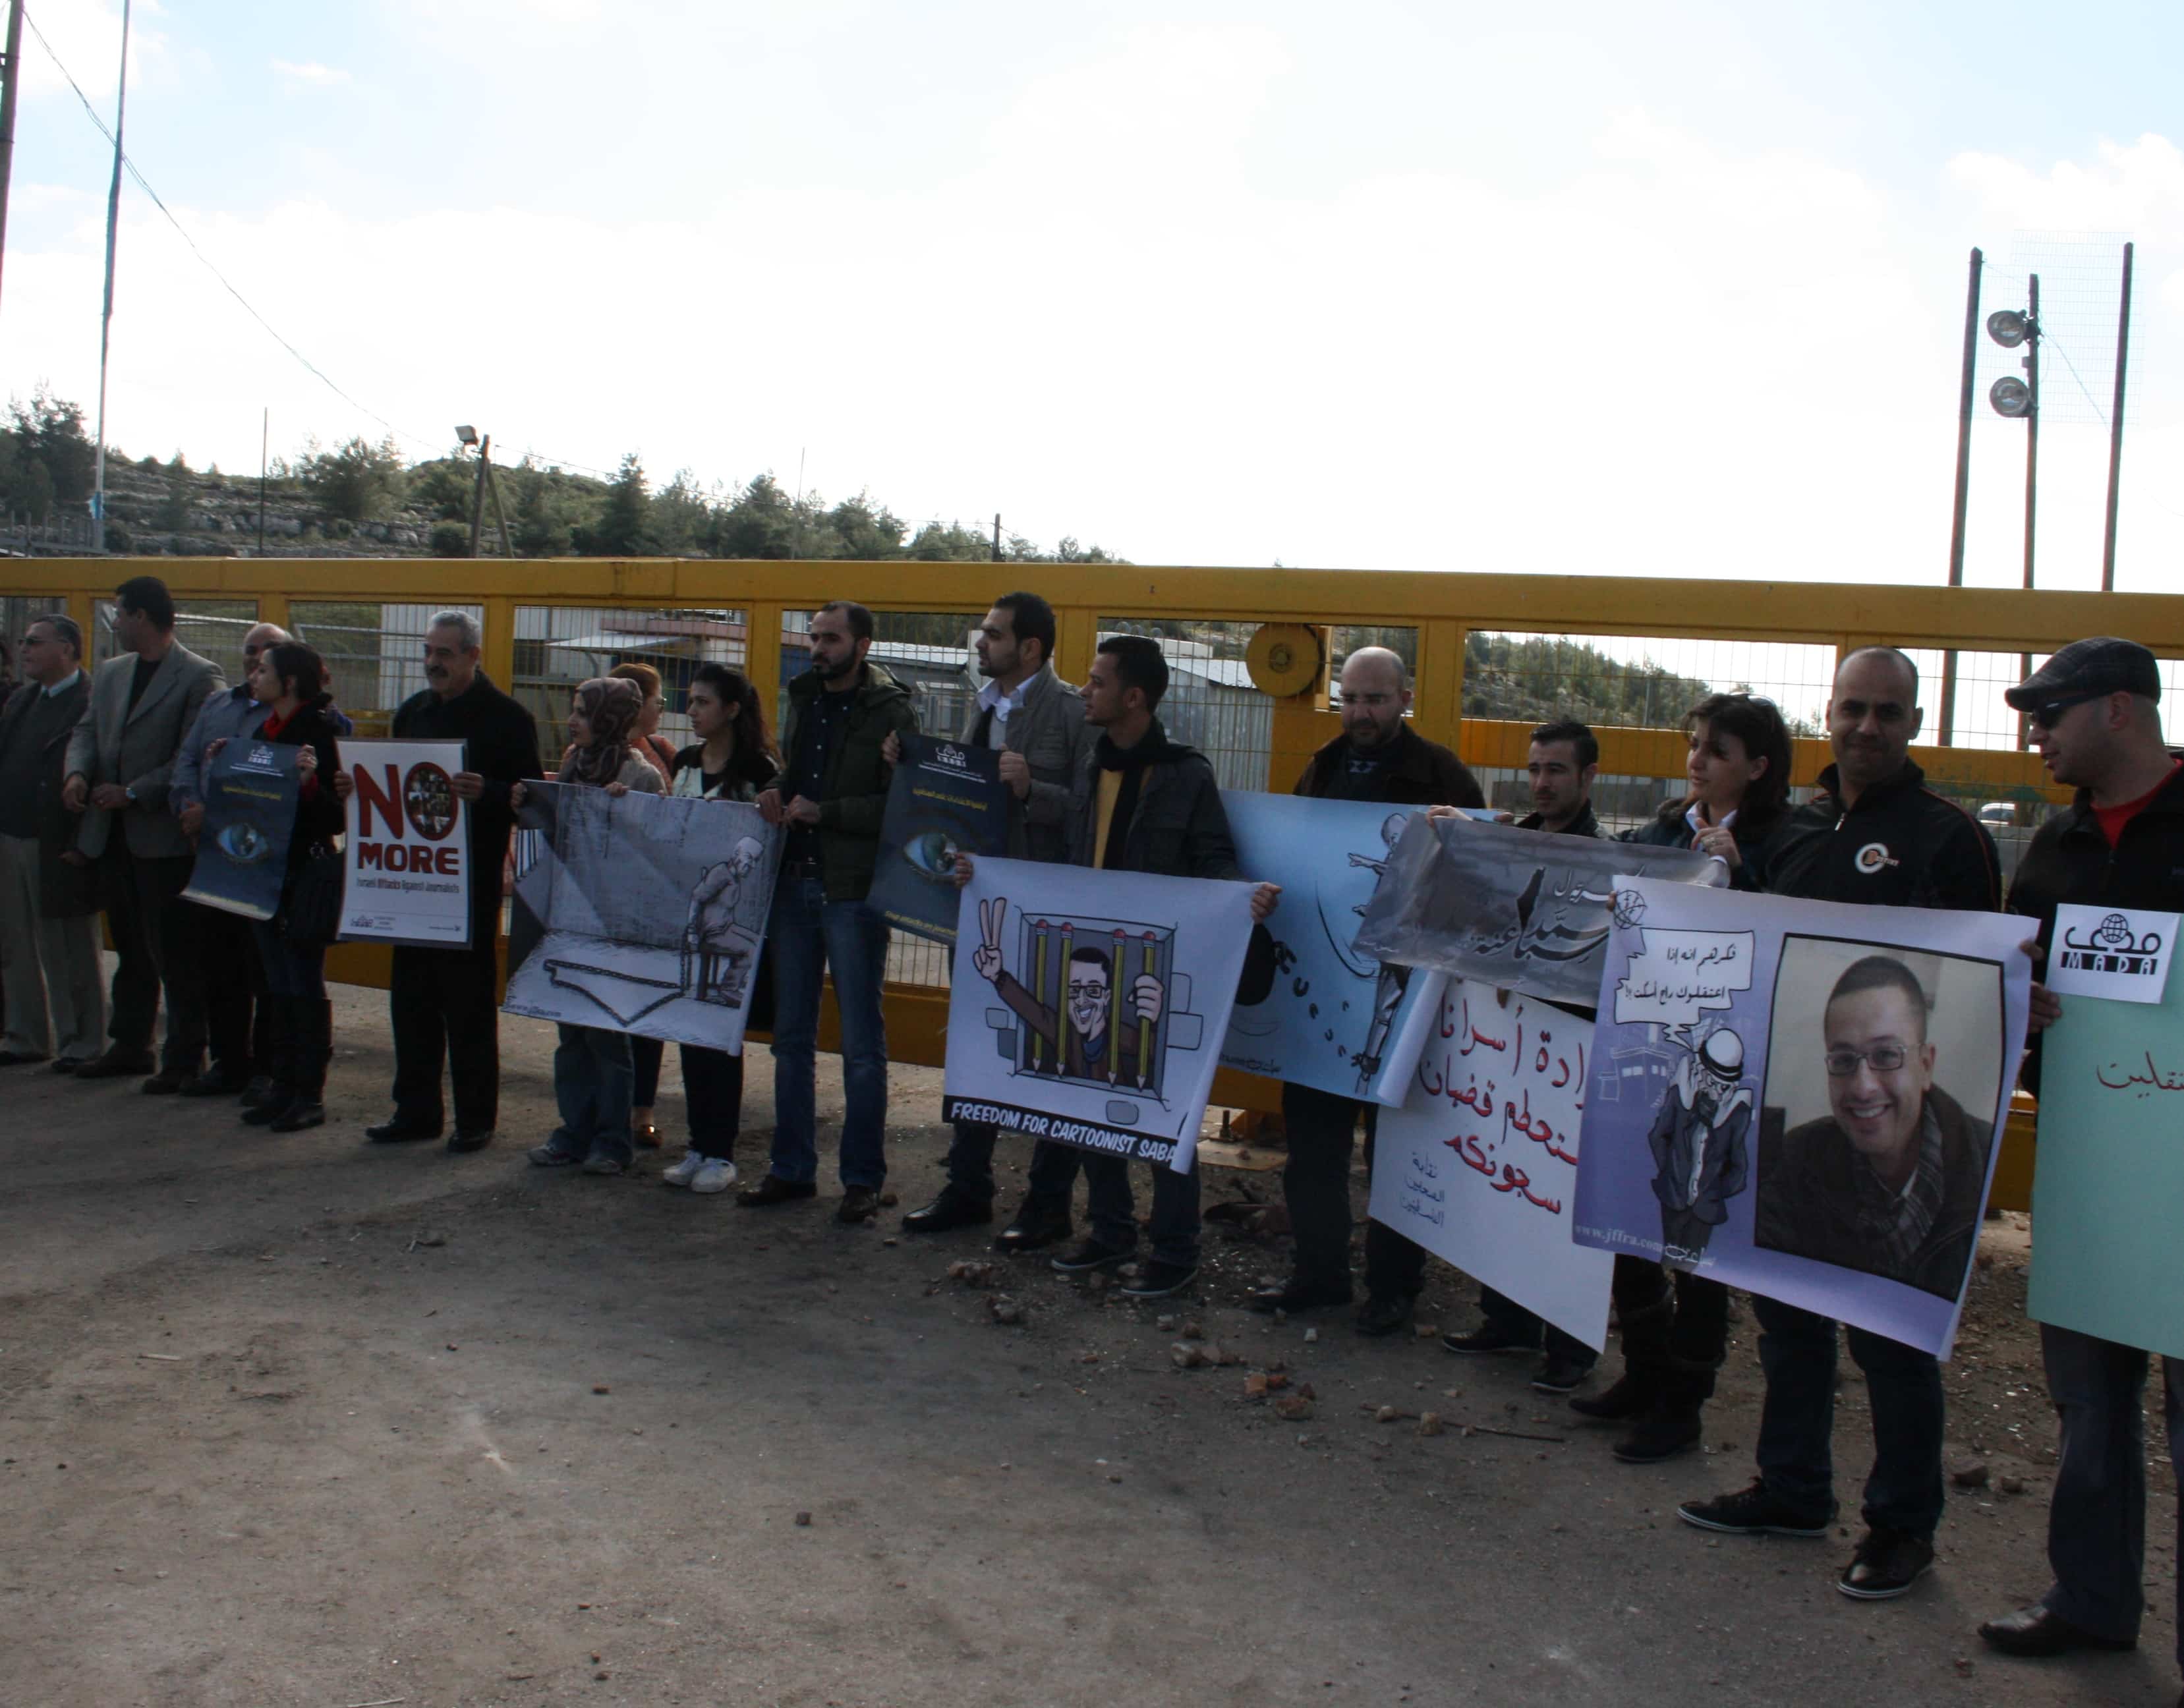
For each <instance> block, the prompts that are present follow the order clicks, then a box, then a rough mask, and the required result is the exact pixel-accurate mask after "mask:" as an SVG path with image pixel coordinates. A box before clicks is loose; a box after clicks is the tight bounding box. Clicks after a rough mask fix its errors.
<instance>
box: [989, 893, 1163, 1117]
mask: <svg viewBox="0 0 2184 1708" xmlns="http://www.w3.org/2000/svg"><path fill="white" fill-rule="evenodd" d="M1008 905H1009V904H1008V902H1007V901H1006V899H1003V898H1001V897H999V896H996V897H995V898H993V899H991V900H989V901H983V902H981V903H980V904H978V930H979V943H978V947H977V948H976V949H973V950H972V954H971V965H972V968H973V969H974V970H975V971H977V972H978V976H980V977H981V978H983V979H985V980H987V981H988V982H989V983H991V984H992V986H993V987H994V993H995V995H996V996H998V997H1000V999H1001V1000H1002V1001H1003V1002H1005V1003H1006V1004H1008V1005H1009V1007H1010V1008H1011V1010H1013V1011H1014V1012H1015V1014H1016V1015H1017V1018H1018V1019H1020V1020H1021V1021H1023V1030H1024V1036H1025V1039H1026V1046H1025V1053H1024V1059H1023V1060H1022V1061H1021V1062H1020V1064H1019V1065H1020V1067H1021V1068H1022V1069H1027V1070H1028V1071H1031V1072H1034V1073H1045V1074H1057V1075H1059V1076H1061V1077H1062V1078H1065V1079H1075V1080H1082V1081H1084V1082H1087V1083H1089V1084H1092V1085H1095V1086H1100V1087H1106V1088H1127V1089H1129V1090H1132V1091H1139V1092H1143V1093H1146V1094H1147V1095H1149V1096H1152V1097H1158V1096H1159V1095H1160V1085H1159V1067H1160V1058H1161V1050H1160V1034H1159V1025H1160V1017H1161V1014H1162V1010H1163V1009H1164V1008H1165V1007H1166V1005H1167V975H1168V973H1169V971H1170V969H1169V967H1168V965H1167V960H1168V956H1169V954H1170V953H1171V952H1172V951H1171V940H1170V934H1169V933H1167V932H1157V931H1154V930H1151V929H1146V930H1144V931H1142V932H1129V931H1126V930H1125V929H1123V927H1121V926H1114V927H1113V928H1112V929H1106V928H1104V927H1105V926H1106V924H1107V922H1106V921H1102V922H1101V924H1100V925H1099V926H1095V925H1093V924H1091V923H1090V922H1089V921H1076V920H1061V921H1053V920H1025V921H1022V923H1021V925H1020V927H1019V929H1020V931H1021V932H1022V936H1023V937H1024V939H1025V942H1026V945H1027V947H1028V960H1029V961H1030V963H1031V974H1032V987H1031V988H1026V987H1025V986H1024V984H1023V983H1022V982H1021V981H1020V980H1019V979H1018V978H1017V976H1016V975H1015V974H1013V973H1011V972H1009V971H1007V970H1006V967H1005V966H1004V965H1003V958H1002V954H1001V935H1002V928H1003V926H1005V924H1006V921H1007V915H1008ZM1048 995H1051V996H1052V997H1053V1000H1052V1001H1051V1002H1049V1001H1047V1000H1045V997H1047V996H1048Z"/></svg>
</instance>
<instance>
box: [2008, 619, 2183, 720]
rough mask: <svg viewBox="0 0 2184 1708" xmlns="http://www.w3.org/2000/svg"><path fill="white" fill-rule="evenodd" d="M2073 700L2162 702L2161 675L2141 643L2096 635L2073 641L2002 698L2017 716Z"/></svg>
mask: <svg viewBox="0 0 2184 1708" xmlns="http://www.w3.org/2000/svg"><path fill="white" fill-rule="evenodd" d="M2072 694H2143V695H2144V696H2145V697H2146V698H2148V699H2150V700H2158V699H2159V698H2161V669H2160V666H2159V665H2157V664H2155V663H2154V661H2153V654H2152V653H2150V652H2148V651H2147V649H2146V648H2144V647H2142V646H2141V645H2139V643H2137V641H2120V640H2118V639H2117V638H2116V637H2114V636H2113V635H2096V636H2094V637H2092V639H2090V640H2083V641H2073V642H2071V643H2070V645H2069V646H2067V647H2065V648H2063V650H2062V651H2060V652H2059V653H2057V654H2055V656H2054V657H2053V658H2052V659H2048V662H2047V663H2046V664H2044V665H2041V666H2040V668H2039V669H2038V670H2035V671H2033V673H2032V674H2031V676H2027V677H2026V678H2025V680H2024V681H2023V682H2020V683H2019V684H2018V685H2017V686H2016V687H2014V688H2005V689H2003V694H2002V697H2003V698H2004V699H2005V700H2008V701H2009V704H2010V706H2011V708H2012V709H2014V710H2016V711H2020V712H2029V711H2031V709H2033V708H2034V707H2036V706H2042V705H2045V704H2048V702H2049V701H2050V700H2059V699H2064V698H2068V697H2069V696H2070V695H2072Z"/></svg>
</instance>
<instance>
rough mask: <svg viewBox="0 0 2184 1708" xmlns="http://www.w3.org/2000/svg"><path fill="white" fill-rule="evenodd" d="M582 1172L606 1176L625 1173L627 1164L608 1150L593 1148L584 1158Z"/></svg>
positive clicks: (627, 1167) (627, 1168)
mask: <svg viewBox="0 0 2184 1708" xmlns="http://www.w3.org/2000/svg"><path fill="white" fill-rule="evenodd" d="M584 1172H585V1173H586V1174H596V1175H602V1176H607V1177H611V1176H614V1175H617V1174H627V1173H628V1172H629V1164H628V1163H627V1161H626V1160H624V1159H622V1158H621V1157H619V1156H616V1154H614V1153H613V1152H612V1151H610V1150H594V1151H593V1153H592V1154H590V1155H589V1156H588V1157H586V1158H585V1159H584Z"/></svg>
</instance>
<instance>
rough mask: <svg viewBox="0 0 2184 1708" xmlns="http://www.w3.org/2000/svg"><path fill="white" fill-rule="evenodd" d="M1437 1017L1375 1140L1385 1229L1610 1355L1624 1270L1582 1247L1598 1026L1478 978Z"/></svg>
mask: <svg viewBox="0 0 2184 1708" xmlns="http://www.w3.org/2000/svg"><path fill="white" fill-rule="evenodd" d="M1284 900H1286V898H1284ZM1430 1018H1431V1021H1432V1024H1431V1025H1430V1026H1429V1033H1430V1036H1429V1038H1427V1040H1426V1042H1425V1046H1424V1052H1423V1053H1422V1054H1420V1056H1419V1058H1418V1062H1417V1064H1416V1065H1415V1066H1414V1067H1413V1068H1412V1071H1411V1073H1410V1075H1409V1077H1408V1082H1407V1083H1408V1088H1409V1092H1410V1095H1409V1098H1408V1100H1407V1101H1406V1102H1405V1103H1404V1104H1403V1106H1402V1107H1401V1109H1393V1110H1383V1111H1382V1112H1381V1114H1380V1116H1379V1126H1378V1127H1377V1129H1376V1132H1375V1134H1374V1137H1373V1187H1372V1199H1371V1215H1372V1217H1373V1221H1377V1222H1379V1223H1381V1224H1382V1225H1383V1226H1385V1227H1390V1228H1393V1229H1394V1230H1395V1231H1396V1232H1398V1233H1400V1234H1401V1235H1402V1236H1403V1237H1404V1238H1407V1239H1409V1240H1412V1241H1413V1242H1415V1243H1418V1244H1419V1245H1422V1246H1424V1248H1425V1249H1427V1250H1428V1251H1430V1252H1431V1253H1433V1254H1434V1255H1435V1256H1436V1257H1439V1258H1441V1259H1443V1260H1446V1261H1447V1262H1449V1263H1452V1264H1454V1265H1455V1266H1457V1268H1458V1269H1461V1270H1463V1271H1464V1273H1466V1274H1467V1275H1469V1276H1472V1277H1475V1278H1476V1279H1478V1280H1479V1281H1482V1282H1485V1283H1486V1285H1487V1286H1489V1287H1491V1288H1496V1290H1497V1291H1499V1292H1502V1293H1504V1294H1507V1295H1508V1296H1509V1297H1510V1298H1512V1299H1515V1300H1516V1301H1517V1303H1518V1304H1519V1305H1523V1306H1524V1308H1525V1309H1526V1310H1532V1311H1536V1312H1537V1313H1538V1314H1539V1315H1540V1316H1543V1317H1545V1318H1546V1320H1547V1321H1549V1322H1552V1323H1553V1324H1554V1325H1555V1327H1557V1328H1560V1329H1563V1330H1564V1331H1565V1332H1568V1333H1570V1334H1573V1335H1574V1336H1575V1337H1576V1338H1578V1339H1580V1340H1582V1341H1583V1342H1585V1344H1586V1345H1588V1346H1591V1347H1594V1348H1600V1347H1604V1346H1605V1345H1606V1344H1607V1303H1608V1291H1609V1281H1610V1278H1611V1277H1612V1275H1613V1270H1614V1267H1615V1260H1614V1259H1613V1257H1612V1256H1611V1255H1609V1254H1608V1253H1607V1252H1605V1251H1596V1250H1591V1249H1586V1248H1585V1247H1583V1246H1580V1245H1576V1244H1574V1243H1572V1241H1571V1238H1570V1229H1571V1225H1572V1222H1573V1221H1574V1209H1575V1198H1576V1192H1577V1175H1578V1158H1579V1156H1580V1149H1579V1145H1580V1138H1579V1129H1580V1125H1581V1124H1582V1122H1583V1120H1584V1113H1585V1086H1586V1075H1585V1064H1586V1058H1587V1056H1588V1055H1589V1054H1590V1053H1591V1049H1592V1022H1591V1021H1590V1020H1588V1019H1587V1018H1586V1017H1585V1015H1582V1014H1576V1013H1573V1012H1572V1011H1571V1010H1568V1009H1565V1008H1557V1006H1556V1005H1555V1004H1552V1003H1551V1002H1544V1001H1542V1000H1541V999H1539V998H1537V997H1529V996H1523V995H1519V994H1518V993H1514V992H1507V991H1496V990H1495V989H1494V988H1492V987H1491V986H1489V985H1482V984H1474V983H1473V982H1470V981H1468V980H1467V979H1451V980H1449V981H1447V982H1446V986H1445V987H1444V988H1443V989H1442V991H1441V993H1440V999H1439V1000H1438V1001H1436V1002H1435V1004H1434V1006H1433V1010H1432V1014H1431V1016H1430Z"/></svg>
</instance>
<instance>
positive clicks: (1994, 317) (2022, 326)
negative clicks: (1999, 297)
mask: <svg viewBox="0 0 2184 1708" xmlns="http://www.w3.org/2000/svg"><path fill="white" fill-rule="evenodd" d="M2037 331H2039V328H2038V327H2036V326H2035V325H2033V324H2032V319H2031V316H2030V315H2028V314H2019V313H2018V312H2017V310H2016V309H1996V310H1995V311H1994V312H1993V313H1992V314H1989V315H1988V316H1987V317H1986V335H1987V337H1990V338H1992V339H1993V340H1994V341H1995V342H1996V343H1997V344H1999V345H2001V346H2002V347H2003V348H2004V349H2005V350H2014V349H2015V348H2017V347H2018V346H2019V345H2020V344H2021V343H2023V342H2025V340H2026V339H2027V338H2030V337H2032V336H2033V335H2034V334H2035V333H2036V332H2037ZM1996 407H1997V408H1999V407H2000V405H1998V404H1997V406H1996Z"/></svg>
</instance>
